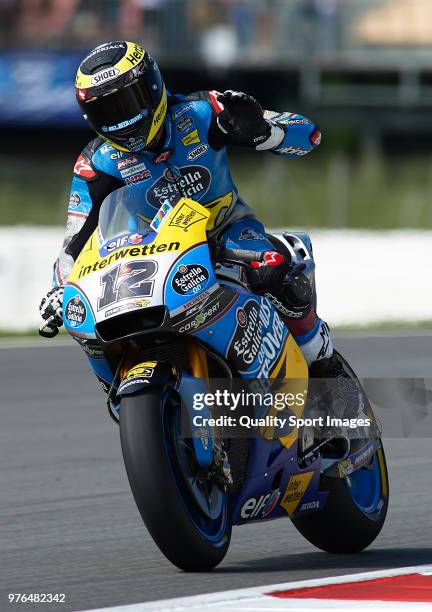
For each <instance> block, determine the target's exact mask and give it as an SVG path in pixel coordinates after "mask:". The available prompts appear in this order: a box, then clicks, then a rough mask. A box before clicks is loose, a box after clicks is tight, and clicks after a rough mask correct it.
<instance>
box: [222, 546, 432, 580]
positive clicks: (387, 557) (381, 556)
mask: <svg viewBox="0 0 432 612" xmlns="http://www.w3.org/2000/svg"><path fill="white" fill-rule="evenodd" d="M431 560H432V548H383V549H374V550H367V551H364V552H362V553H358V554H353V555H333V554H328V553H324V552H313V553H299V554H296V553H294V554H290V555H284V556H282V557H268V558H264V559H257V560H253V561H245V562H243V563H238V564H235V563H234V564H230V566H229V567H223V566H222V567H219V568H216V569H214V570H213V573H217V574H241V573H253V572H259V573H266V572H279V571H287V570H290V569H292V570H295V571H299V570H302V569H304V570H306V571H308V570H309V571H312V570H324V569H329V570H337V571H338V573H340V571H341V569H344V570H345V569H346V570H353V569H354V570H357V571H362V572H369V571H374V570H378V569H384V568H385V569H391V568H393V567H410V566H411V565H428V564H430V563H431ZM348 573H349V572H348Z"/></svg>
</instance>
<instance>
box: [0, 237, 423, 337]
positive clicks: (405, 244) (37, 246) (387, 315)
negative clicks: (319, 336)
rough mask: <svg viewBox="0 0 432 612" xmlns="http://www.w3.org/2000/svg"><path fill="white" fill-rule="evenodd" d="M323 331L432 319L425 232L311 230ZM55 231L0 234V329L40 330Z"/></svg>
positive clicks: (55, 244) (58, 241) (58, 240)
mask: <svg viewBox="0 0 432 612" xmlns="http://www.w3.org/2000/svg"><path fill="white" fill-rule="evenodd" d="M310 234H311V237H312V242H313V247H314V256H315V260H316V263H317V272H316V276H317V288H318V312H319V314H320V316H321V317H322V318H323V319H325V320H327V321H328V322H329V323H330V325H356V324H361V325H364V324H368V323H380V322H387V323H388V322H392V321H398V322H400V321H407V322H408V321H411V322H413V321H421V320H427V319H432V274H431V270H432V231H410V230H404V231H387V232H369V231H357V230H310ZM62 240H63V229H62V228H36V227H3V228H0V288H1V299H0V329H1V330H10V331H25V330H29V329H31V328H36V327H37V326H38V324H39V313H38V305H39V302H40V300H41V298H42V296H43V295H44V293H45V292H46V291H47V289H48V288H49V287H50V284H51V271H52V264H53V261H54V259H55V258H56V256H57V254H58V252H59V250H60V247H61V243H62Z"/></svg>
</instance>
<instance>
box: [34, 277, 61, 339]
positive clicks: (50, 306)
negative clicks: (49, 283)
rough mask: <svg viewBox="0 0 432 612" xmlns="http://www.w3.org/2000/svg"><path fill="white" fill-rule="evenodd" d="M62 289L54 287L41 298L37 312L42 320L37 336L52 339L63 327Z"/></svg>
mask: <svg viewBox="0 0 432 612" xmlns="http://www.w3.org/2000/svg"><path fill="white" fill-rule="evenodd" d="M63 293H64V288H63V287H54V288H53V289H51V290H50V291H48V293H47V294H46V296H45V297H44V298H43V300H42V302H41V303H40V305H39V312H40V315H41V317H42V319H43V320H44V322H43V323H42V325H41V326H40V327H39V334H40V335H41V336H43V337H44V338H54V336H57V334H58V332H59V327H61V326H62V325H63V317H62V310H63Z"/></svg>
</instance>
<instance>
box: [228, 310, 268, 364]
mask: <svg viewBox="0 0 432 612" xmlns="http://www.w3.org/2000/svg"><path fill="white" fill-rule="evenodd" d="M236 318H237V326H236V329H235V332H234V335H233V337H232V339H231V343H230V346H229V349H228V358H229V360H230V361H231V362H232V363H234V364H235V365H236V367H237V368H238V369H239V370H240V371H244V370H245V369H248V368H249V367H250V366H251V365H252V364H253V362H254V361H255V359H256V358H257V357H258V353H259V350H260V347H261V340H262V334H261V328H262V323H261V321H260V305H259V303H258V302H257V301H255V300H248V301H247V302H246V304H244V306H243V308H239V309H238V310H237V313H236Z"/></svg>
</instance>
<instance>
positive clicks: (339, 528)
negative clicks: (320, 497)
mask: <svg viewBox="0 0 432 612" xmlns="http://www.w3.org/2000/svg"><path fill="white" fill-rule="evenodd" d="M335 352H336V351H335ZM337 354H338V356H339V359H340V360H341V361H342V363H343V365H344V368H345V370H346V372H347V373H348V374H349V376H351V378H353V379H354V380H355V381H356V382H357V385H358V387H359V389H360V390H361V391H362V392H363V395H364V398H365V402H366V405H367V413H368V414H369V415H370V417H371V418H372V419H374V418H375V417H374V414H373V411H372V407H371V405H370V403H369V400H368V398H367V395H366V393H365V392H364V389H363V388H362V386H361V384H360V381H359V380H358V378H357V376H356V374H355V372H354V370H353V369H352V368H351V366H350V365H349V363H348V362H347V360H346V359H345V358H344V357H343V356H342V355H341V354H340V353H337ZM368 489H369V490H368ZM320 490H321V491H328V493H329V495H328V499H327V502H326V505H325V507H324V509H323V510H322V511H321V512H316V513H314V514H310V515H306V516H302V517H299V518H295V519H293V524H294V525H295V527H296V528H297V529H298V531H299V532H300V533H301V534H302V535H303V536H304V537H305V538H306V539H307V540H308V541H309V542H310V543H311V544H313V545H314V546H316V547H317V548H320V549H321V550H324V551H326V552H329V553H358V552H360V551H362V550H364V549H365V548H367V547H368V546H369V545H370V544H371V543H372V542H373V541H374V540H375V539H376V538H377V536H378V534H379V533H380V531H381V529H382V527H383V525H384V522H385V519H386V515H387V510H388V501H389V481H388V472H387V464H386V459H385V454H384V448H383V445H382V442H381V440H380V447H379V448H378V449H377V451H376V452H375V455H374V459H373V462H372V464H371V466H370V467H369V466H368V467H361V468H360V469H359V470H357V471H356V472H353V474H351V475H350V476H347V477H345V478H331V477H328V476H321V480H320Z"/></svg>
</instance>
